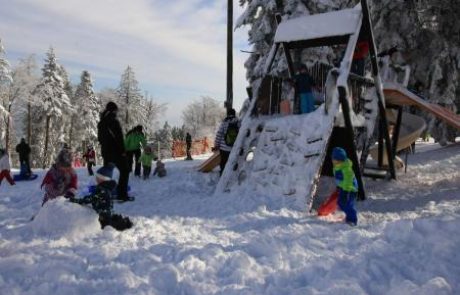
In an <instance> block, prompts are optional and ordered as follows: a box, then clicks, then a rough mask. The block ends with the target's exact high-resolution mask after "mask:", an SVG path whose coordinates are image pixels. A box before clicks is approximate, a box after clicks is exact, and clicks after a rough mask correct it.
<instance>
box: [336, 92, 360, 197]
mask: <svg viewBox="0 0 460 295" xmlns="http://www.w3.org/2000/svg"><path fill="white" fill-rule="evenodd" d="M338 91H339V101H340V104H341V105H342V113H343V118H344V119H345V128H346V130H347V133H348V138H349V140H350V146H351V148H352V152H351V153H350V154H349V155H348V156H349V158H350V160H351V162H352V163H353V171H354V172H355V176H356V181H357V182H358V200H361V201H363V200H365V199H366V193H365V190H364V183H363V178H362V174H361V169H360V165H359V161H358V156H357V155H356V145H355V141H354V138H355V135H354V132H353V125H352V124H351V118H350V106H349V105H348V99H347V91H346V90H345V88H344V87H341V86H339V87H338Z"/></svg>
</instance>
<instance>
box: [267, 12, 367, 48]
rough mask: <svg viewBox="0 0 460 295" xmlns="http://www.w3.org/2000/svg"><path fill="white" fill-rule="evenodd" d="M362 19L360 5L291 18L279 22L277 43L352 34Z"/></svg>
mask: <svg viewBox="0 0 460 295" xmlns="http://www.w3.org/2000/svg"><path fill="white" fill-rule="evenodd" d="M360 20H361V8H360V7H359V8H354V9H345V10H339V11H333V12H327V13H321V14H315V15H308V16H303V17H298V18H293V19H289V20H286V21H283V22H281V23H280V24H279V26H278V29H277V30H276V34H275V43H281V42H292V41H301V40H310V39H318V38H323V37H333V36H334V37H335V36H344V35H350V34H353V33H355V32H356V30H357V29H358V25H359V22H360Z"/></svg>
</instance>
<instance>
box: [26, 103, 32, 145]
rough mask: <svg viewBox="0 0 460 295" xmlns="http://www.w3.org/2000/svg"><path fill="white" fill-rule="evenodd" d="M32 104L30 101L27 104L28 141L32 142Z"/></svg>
mask: <svg viewBox="0 0 460 295" xmlns="http://www.w3.org/2000/svg"><path fill="white" fill-rule="evenodd" d="M31 113H32V106H31V104H30V102H29V103H28V104H27V143H28V144H30V139H31V133H32V131H31V130H32V114H31Z"/></svg>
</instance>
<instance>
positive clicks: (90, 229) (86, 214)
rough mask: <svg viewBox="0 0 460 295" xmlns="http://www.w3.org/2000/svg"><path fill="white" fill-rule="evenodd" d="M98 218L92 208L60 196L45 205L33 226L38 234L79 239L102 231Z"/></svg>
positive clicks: (51, 237)
mask: <svg viewBox="0 0 460 295" xmlns="http://www.w3.org/2000/svg"><path fill="white" fill-rule="evenodd" d="M98 218H99V216H98V214H97V213H96V212H95V211H94V210H92V209H91V208H88V207H84V206H81V205H78V204H75V203H71V202H69V201H68V200H67V199H65V198H63V197H59V198H57V199H54V200H50V201H48V202H46V203H45V205H43V207H42V208H41V209H40V211H38V214H37V215H36V216H35V218H34V220H33V221H32V223H31V226H32V229H33V231H34V233H35V234H36V235H37V236H43V237H49V238H50V239H60V238H67V239H68V240H77V239H81V238H84V237H88V236H91V235H94V234H96V233H98V232H100V231H101V225H100V223H99V220H98Z"/></svg>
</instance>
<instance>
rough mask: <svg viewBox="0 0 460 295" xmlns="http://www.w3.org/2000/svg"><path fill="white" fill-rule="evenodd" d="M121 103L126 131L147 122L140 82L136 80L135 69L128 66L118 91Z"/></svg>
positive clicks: (120, 111) (121, 120)
mask: <svg viewBox="0 0 460 295" xmlns="http://www.w3.org/2000/svg"><path fill="white" fill-rule="evenodd" d="M117 93H118V98H119V100H118V102H119V105H118V107H119V112H118V113H119V118H120V122H121V123H122V126H123V128H124V129H125V131H127V130H130V129H132V128H133V127H134V126H136V125H139V124H142V123H143V121H145V109H144V106H143V101H142V95H141V91H140V89H139V82H138V81H137V80H136V76H135V74H134V71H133V69H132V68H131V67H130V66H128V67H127V68H126V70H125V71H124V73H123V74H122V75H121V81H120V85H119V87H118V89H117Z"/></svg>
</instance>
